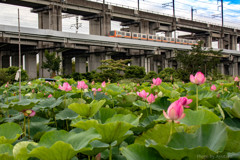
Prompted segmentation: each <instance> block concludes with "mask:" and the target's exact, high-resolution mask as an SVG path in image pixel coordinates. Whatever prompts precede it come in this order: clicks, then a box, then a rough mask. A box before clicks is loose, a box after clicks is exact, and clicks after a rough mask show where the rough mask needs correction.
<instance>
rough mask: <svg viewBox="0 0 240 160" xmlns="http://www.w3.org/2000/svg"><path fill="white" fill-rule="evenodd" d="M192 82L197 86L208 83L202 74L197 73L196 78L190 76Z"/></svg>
mask: <svg viewBox="0 0 240 160" xmlns="http://www.w3.org/2000/svg"><path fill="white" fill-rule="evenodd" d="M190 81H191V82H192V83H195V84H197V85H200V84H203V83H204V82H205V81H206V78H205V76H204V74H203V73H202V72H197V73H196V75H195V76H193V75H192V74H191V75H190Z"/></svg>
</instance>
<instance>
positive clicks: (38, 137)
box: [0, 76, 240, 160]
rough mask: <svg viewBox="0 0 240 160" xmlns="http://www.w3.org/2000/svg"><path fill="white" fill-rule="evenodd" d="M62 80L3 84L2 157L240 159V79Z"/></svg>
mask: <svg viewBox="0 0 240 160" xmlns="http://www.w3.org/2000/svg"><path fill="white" fill-rule="evenodd" d="M194 78H195V79H194ZM200 78H201V77H200ZM56 79H57V81H56V82H45V81H43V80H39V79H38V80H34V81H31V82H22V88H21V92H22V93H21V100H19V93H18V90H19V87H18V83H15V84H13V85H12V84H11V85H10V84H6V85H3V86H2V87H1V88H0V93H1V95H0V96H1V97H0V98H1V103H0V107H1V110H0V159H1V160H13V159H15V160H37V159H40V160H78V159H80V160H84V159H85V160H95V159H96V160H100V159H101V160H107V159H109V160H112V159H113V160H161V159H175V160H181V159H185V160H186V159H189V160H195V159H240V91H239V87H238V85H239V84H238V83H239V82H238V81H234V80H232V81H222V80H221V81H220V80H219V81H216V82H205V80H203V81H201V80H199V78H196V77H194V76H193V77H191V81H192V82H190V83H183V82H176V83H174V84H171V83H165V82H161V80H160V79H153V82H145V83H142V84H136V83H120V84H117V83H108V82H106V83H94V82H87V81H85V82H84V81H81V82H76V81H74V80H72V79H61V78H60V77H57V78H56ZM200 81H201V82H200Z"/></svg>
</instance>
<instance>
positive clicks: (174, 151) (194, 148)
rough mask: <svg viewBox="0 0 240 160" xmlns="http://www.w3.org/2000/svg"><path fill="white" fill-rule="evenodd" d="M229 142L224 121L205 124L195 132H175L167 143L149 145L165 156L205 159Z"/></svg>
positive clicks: (178, 158) (178, 159)
mask: <svg viewBox="0 0 240 160" xmlns="http://www.w3.org/2000/svg"><path fill="white" fill-rule="evenodd" d="M226 144H227V130H226V126H225V125H224V124H223V123H222V122H218V123H214V124H204V125H201V127H200V128H199V129H198V130H197V131H196V132H195V133H194V134H189V133H185V132H175V133H174V134H173V135H172V138H171V140H170V142H169V143H168V144H167V145H164V144H157V143H152V144H150V145H149V146H150V147H153V148H155V149H156V150H158V151H159V153H160V155H161V156H162V157H163V158H167V159H176V160H181V159H183V158H187V157H188V158H189V159H197V158H199V157H198V156H201V157H202V158H201V157H200V158H199V159H204V156H209V155H215V154H217V153H220V152H223V150H224V148H225V146H226Z"/></svg>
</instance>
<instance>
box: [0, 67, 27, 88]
mask: <svg viewBox="0 0 240 160" xmlns="http://www.w3.org/2000/svg"><path fill="white" fill-rule="evenodd" d="M18 69H19V68H18V67H16V66H12V67H9V68H2V69H0V85H3V84H4V83H6V82H9V83H13V82H15V76H16V73H17V71H18ZM27 79H28V75H27V72H26V71H25V70H23V69H22V70H21V80H22V81H26V80H27Z"/></svg>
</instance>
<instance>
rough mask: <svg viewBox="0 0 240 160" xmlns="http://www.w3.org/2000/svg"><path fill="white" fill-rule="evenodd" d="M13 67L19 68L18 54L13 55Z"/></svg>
mask: <svg viewBox="0 0 240 160" xmlns="http://www.w3.org/2000/svg"><path fill="white" fill-rule="evenodd" d="M22 62H23V59H22ZM12 66H16V67H18V66H19V55H18V54H15V55H12ZM22 66H23V63H22Z"/></svg>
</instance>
